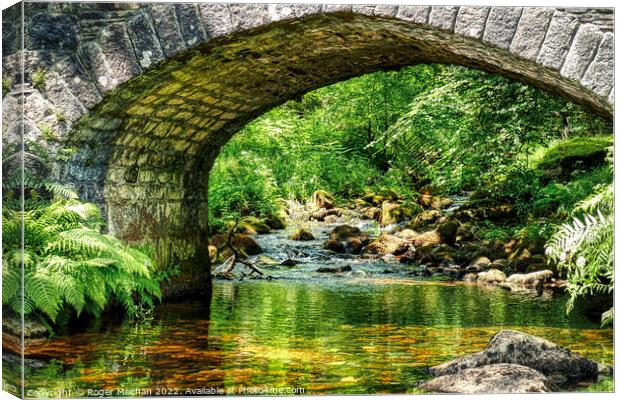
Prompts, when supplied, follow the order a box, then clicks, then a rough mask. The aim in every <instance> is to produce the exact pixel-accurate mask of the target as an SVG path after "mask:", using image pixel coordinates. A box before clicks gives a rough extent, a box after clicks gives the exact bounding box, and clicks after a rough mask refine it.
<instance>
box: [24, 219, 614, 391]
mask: <svg viewBox="0 0 620 400" xmlns="http://www.w3.org/2000/svg"><path fill="white" fill-rule="evenodd" d="M351 223H352V224H365V225H363V226H361V228H362V229H363V230H372V229H378V228H376V227H372V226H370V225H368V223H367V222H363V221H352V222H351ZM331 228H332V226H330V225H318V226H315V227H313V231H314V234H315V236H316V237H317V240H315V241H308V242H295V241H292V240H289V239H288V238H287V233H286V232H275V233H272V234H268V235H261V236H259V237H258V241H259V243H260V245H261V246H262V247H263V249H264V250H265V253H266V255H267V256H269V257H271V258H272V259H273V260H275V261H282V260H285V259H293V260H295V261H296V265H295V266H292V267H284V266H281V265H276V264H274V265H267V264H265V261H266V260H265V259H264V258H263V259H262V262H263V264H261V268H262V269H263V271H264V272H265V275H268V276H271V277H273V278H274V279H245V280H242V281H215V283H214V293H213V299H212V301H211V303H210V304H204V303H182V304H167V305H162V306H159V307H157V308H156V310H155V313H154V315H153V317H152V318H151V319H148V320H147V321H142V322H140V323H134V322H131V321H126V322H124V323H122V324H120V325H119V324H115V325H110V326H98V327H94V328H93V329H91V330H90V331H87V332H84V333H78V334H74V335H70V336H67V337H63V338H56V339H47V340H40V341H34V342H31V343H30V344H29V347H28V348H27V349H26V351H27V353H28V354H30V355H31V356H32V357H34V358H45V359H47V360H48V362H47V363H46V365H45V366H44V367H41V368H36V369H31V370H29V371H28V376H27V379H26V381H27V382H26V394H27V396H29V397H70V396H77V395H81V396H96V395H116V396H123V395H126V396H127V395H200V394H224V393H229V394H296V393H301V392H302V391H303V393H305V394H327V393H356V394H363V393H412V392H415V385H416V383H417V382H419V381H421V380H424V379H427V378H428V376H427V375H426V372H425V367H428V366H432V365H436V364H438V363H442V362H445V361H448V360H451V359H453V358H455V357H457V356H460V355H464V354H468V353H471V352H475V351H479V350H481V349H483V348H484V347H485V346H486V345H487V343H488V341H489V340H490V338H491V337H492V336H493V335H494V334H495V333H496V332H498V331H499V330H501V329H507V328H512V329H518V330H521V331H525V332H528V333H532V334H535V335H539V336H542V337H545V338H547V339H549V340H551V341H553V342H556V343H558V344H560V345H563V346H566V347H568V348H570V349H571V350H573V351H575V352H577V353H579V354H582V355H585V356H587V357H590V358H592V359H594V360H597V361H599V362H604V363H606V364H610V365H611V364H613V332H612V330H611V329H600V328H599V327H598V324H597V323H594V322H592V321H589V320H588V319H586V318H585V317H584V316H583V315H582V314H581V313H580V312H579V311H580V310H579V307H577V310H575V312H573V313H571V314H569V315H567V314H566V313H565V309H564V307H565V302H566V298H565V297H564V296H563V295H557V294H556V295H548V296H539V297H537V296H535V295H530V294H527V293H521V294H515V293H511V292H507V291H505V290H502V289H498V288H495V287H483V286H477V285H472V284H465V283H456V282H452V283H450V282H437V281H431V280H420V279H414V278H411V277H410V276H409V275H407V271H406V270H404V269H403V268H402V266H401V265H400V264H399V263H398V262H392V261H390V260H381V259H366V258H362V257H359V256H343V255H334V254H331V253H328V252H326V251H325V250H322V249H321V244H322V242H323V241H324V240H325V238H326V236H327V235H328V232H329V230H330V229H331ZM387 229H390V227H388V228H387ZM377 233H378V232H377ZM326 265H328V266H340V265H350V266H351V267H352V270H353V271H352V272H350V273H346V274H322V273H318V272H316V270H317V268H318V267H321V266H326ZM238 268H242V267H238Z"/></svg>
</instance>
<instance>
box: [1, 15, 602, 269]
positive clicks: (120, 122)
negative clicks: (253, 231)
mask: <svg viewBox="0 0 620 400" xmlns="http://www.w3.org/2000/svg"><path fill="white" fill-rule="evenodd" d="M29 7H30V8H26V12H27V14H28V13H29V14H28V15H27V18H26V19H25V21H26V25H27V26H26V32H27V36H26V38H25V40H26V50H27V52H26V53H25V61H26V66H27V67H26V82H25V83H26V84H25V85H22V86H23V87H22V88H21V90H22V92H24V91H27V90H31V91H32V92H38V90H37V89H36V88H34V89H33V88H32V87H31V86H29V85H28V83H29V82H30V83H32V82H33V76H34V73H35V71H36V69H37V68H45V71H46V77H47V78H46V82H45V84H44V88H43V89H41V91H43V92H44V95H45V97H46V101H48V102H49V103H50V104H51V107H52V108H54V109H56V110H58V111H59V112H61V113H62V114H63V115H64V116H65V118H66V122H65V124H64V126H63V127H59V130H62V134H63V137H62V139H61V141H62V142H63V146H65V147H72V148H74V150H75V151H74V153H72V155H71V156H70V158H69V159H67V160H64V161H61V162H59V163H58V165H57V168H56V174H57V177H58V178H59V179H61V180H62V181H64V182H67V183H69V184H71V185H73V186H75V187H76V188H77V189H78V190H79V192H80V194H81V195H82V196H83V197H85V198H86V199H88V200H91V201H94V202H96V203H98V204H100V205H101V206H102V208H103V209H104V210H105V215H106V217H107V221H108V224H109V229H110V231H112V232H113V233H115V234H116V235H118V236H119V237H121V238H122V239H124V240H126V241H128V242H143V241H149V242H151V243H155V244H156V246H157V248H158V251H159V253H160V254H161V255H162V257H164V258H168V257H173V258H175V259H183V260H190V262H189V263H188V264H190V265H195V266H199V269H200V266H201V265H208V261H207V260H208V252H207V246H206V243H207V235H208V211H207V189H208V175H209V171H210V168H211V166H212V164H213V162H214V160H215V158H216V156H217V154H218V151H219V149H220V147H221V146H222V145H223V144H225V143H226V142H227V141H228V140H229V139H230V138H231V136H232V135H233V134H234V133H235V132H237V131H238V130H239V129H240V128H241V127H242V126H243V125H245V124H246V123H247V122H249V121H251V120H252V119H254V118H256V117H257V116H259V115H260V114H262V113H264V112H265V111H267V110H269V109H271V108H273V107H274V106H277V105H279V104H281V103H283V102H285V101H287V100H289V99H292V98H296V97H298V96H300V95H301V94H303V93H306V92H308V91H310V90H313V89H315V88H318V87H321V86H324V85H327V84H330V83H334V82H337V81H340V80H344V79H347V78H350V77H354V76H358V75H362V74H365V73H369V72H373V71H377V70H382V69H394V68H400V67H404V66H408V65H414V64H418V63H429V62H433V63H448V64H459V65H463V66H468V67H474V68H479V69H482V70H485V71H488V72H491V73H498V74H501V75H504V76H507V77H510V78H513V79H517V80H520V81H523V82H526V83H530V84H532V85H535V86H538V87H541V88H544V89H545V90H548V91H551V92H553V93H556V94H559V95H561V96H564V97H566V98H568V99H570V100H572V101H574V102H576V103H578V104H581V105H583V106H585V107H587V108H589V109H590V110H592V111H593V112H595V113H598V114H600V115H602V116H604V117H607V118H611V116H612V113H613V101H614V99H613V96H614V94H613V37H614V35H613V33H612V32H611V29H610V28H609V26H608V20H607V19H605V18H603V17H600V15H602V16H604V15H608V14H609V13H608V11H601V12H600V13H599V14H596V15H599V17H598V18H599V22H600V21H604V22H605V23H598V24H593V23H585V22H583V17H580V14H578V13H571V12H570V10H561V9H553V8H521V7H444V6H441V7H419V6H384V5H382V6H353V7H352V6H328V5H263V4H257V5H240V4H230V5H228V4H177V5H174V4H167V5H124V6H120V8H119V6H114V5H92V4H91V5H59V4H56V5H54V4H51V5H47V4H45V5H44V6H42V5H41V4H40V3H39V4H36V3H34V4H32V3H29ZM595 11H596V10H595ZM594 20H595V21H596V19H594ZM606 21H607V22H606ZM605 24H607V25H605ZM7 43H8V44H9V45H10V44H11V42H10V41H7ZM4 60H5V64H6V65H8V66H11V65H12V64H11V63H13V64H17V63H18V60H17V58H16V56H15V55H5V57H4ZM35 94H36V93H35ZM34 114H36V113H34ZM34 114H33V115H34ZM32 118H34V119H36V118H38V117H37V116H36V115H35V116H33V117H32ZM61 128H62V129H61ZM189 271H190V272H191V271H192V270H191V269H190V270H189Z"/></svg>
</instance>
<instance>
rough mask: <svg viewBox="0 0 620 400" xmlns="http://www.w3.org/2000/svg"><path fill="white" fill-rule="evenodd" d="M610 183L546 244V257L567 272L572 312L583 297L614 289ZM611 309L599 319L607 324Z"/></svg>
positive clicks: (612, 217)
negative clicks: (577, 301) (578, 299)
mask: <svg viewBox="0 0 620 400" xmlns="http://www.w3.org/2000/svg"><path fill="white" fill-rule="evenodd" d="M613 199H614V192H613V184H609V185H606V186H604V187H602V188H601V189H599V191H598V192H597V193H595V194H593V195H592V196H590V197H588V198H587V199H585V200H584V201H582V202H580V203H579V204H578V205H577V206H576V207H575V209H574V210H573V212H572V221H570V222H567V223H564V224H563V225H562V226H560V228H559V229H558V230H557V232H555V233H554V235H553V237H552V238H551V240H550V241H549V242H548V243H547V250H546V251H547V255H548V256H549V257H551V258H552V259H553V260H555V261H556V262H557V263H558V267H559V268H561V269H564V270H565V271H566V272H567V277H568V292H569V293H570V301H569V303H568V309H569V310H570V309H572V307H573V305H574V303H575V301H576V299H577V298H579V297H581V296H584V295H588V294H589V295H595V294H610V293H612V292H613V290H614V257H613V255H614V253H613V245H614V214H613ZM611 319H613V310H610V311H609V312H608V313H606V315H605V316H604V318H603V322H605V323H608V322H610V320H611Z"/></svg>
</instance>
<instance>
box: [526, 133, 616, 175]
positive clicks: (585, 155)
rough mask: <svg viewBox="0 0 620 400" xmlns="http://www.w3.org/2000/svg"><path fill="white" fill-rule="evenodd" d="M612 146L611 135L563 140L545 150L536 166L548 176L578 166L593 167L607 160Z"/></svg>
mask: <svg viewBox="0 0 620 400" xmlns="http://www.w3.org/2000/svg"><path fill="white" fill-rule="evenodd" d="M610 146H613V137H611V136H599V137H577V138H572V139H568V140H563V141H561V142H558V143H556V144H555V145H553V146H551V147H549V148H548V149H547V150H546V151H545V154H544V156H543V157H542V158H541V160H540V161H539V162H538V163H537V165H536V168H537V169H538V170H540V171H543V172H544V173H545V175H547V176H560V175H566V174H567V173H569V172H570V171H573V170H575V169H578V168H583V169H588V168H593V167H596V166H599V165H602V164H603V163H604V162H605V156H606V155H607V148H608V147H610Z"/></svg>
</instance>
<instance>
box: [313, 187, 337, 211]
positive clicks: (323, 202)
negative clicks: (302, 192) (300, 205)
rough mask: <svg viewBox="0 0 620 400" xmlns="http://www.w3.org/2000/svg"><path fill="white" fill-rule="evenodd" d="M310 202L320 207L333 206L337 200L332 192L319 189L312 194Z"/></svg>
mask: <svg viewBox="0 0 620 400" xmlns="http://www.w3.org/2000/svg"><path fill="white" fill-rule="evenodd" d="M310 202H311V203H312V204H314V205H315V206H317V207H318V208H332V207H333V206H334V203H335V200H334V196H333V195H332V194H331V193H329V192H327V191H325V190H317V191H315V192H314V193H312V196H311V197H310Z"/></svg>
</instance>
